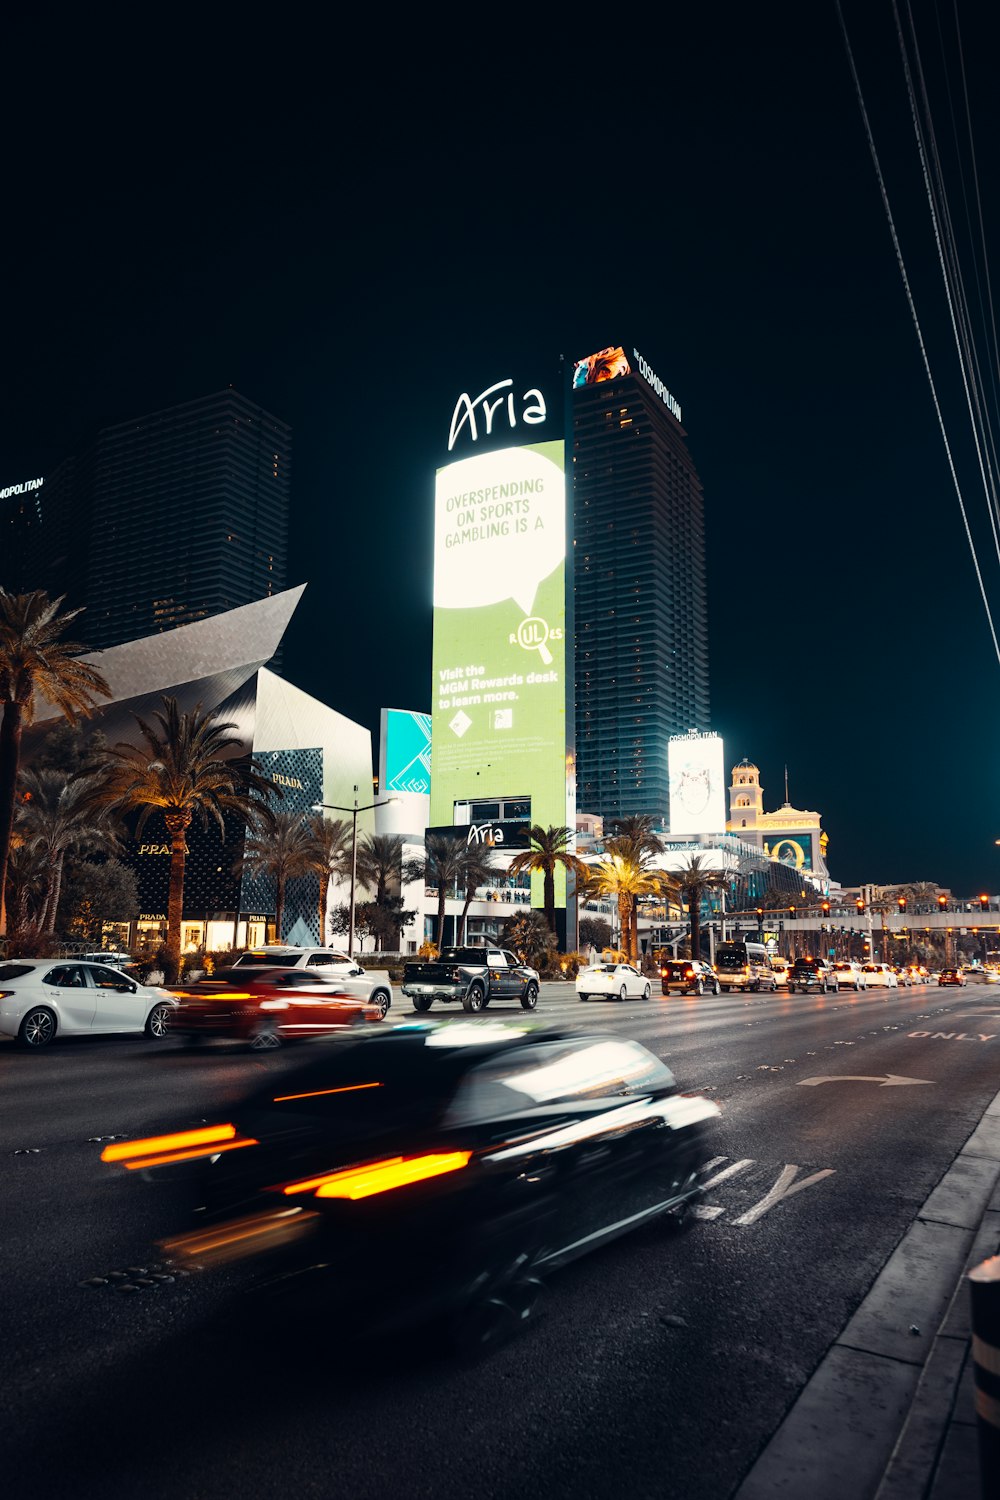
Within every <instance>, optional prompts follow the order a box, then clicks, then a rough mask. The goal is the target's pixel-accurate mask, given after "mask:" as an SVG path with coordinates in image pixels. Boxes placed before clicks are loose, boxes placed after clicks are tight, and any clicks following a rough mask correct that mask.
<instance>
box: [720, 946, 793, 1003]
mask: <svg viewBox="0 0 1000 1500" xmlns="http://www.w3.org/2000/svg"><path fill="white" fill-rule="evenodd" d="M715 972H716V973H717V974H718V976H719V983H720V984H721V985H722V988H723V989H724V990H753V991H754V992H756V991H758V990H776V989H777V988H778V984H777V976H776V974H775V972H774V970H773V969H772V968H771V960H770V958H769V956H768V952H767V949H766V948H765V947H764V944H763V943H720V944H719V946H718V948H716V950H715Z"/></svg>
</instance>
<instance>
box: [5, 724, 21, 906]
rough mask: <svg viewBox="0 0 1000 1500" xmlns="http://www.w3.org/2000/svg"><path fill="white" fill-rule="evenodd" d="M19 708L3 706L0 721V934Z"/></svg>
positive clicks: (18, 750) (18, 748)
mask: <svg viewBox="0 0 1000 1500" xmlns="http://www.w3.org/2000/svg"><path fill="white" fill-rule="evenodd" d="M21 726H22V708H21V705H20V703H17V702H9V703H5V704H4V710H3V719H2V720H0V932H6V930H7V924H6V921H5V916H4V892H5V890H6V888H7V857H8V855H9V853H10V836H11V833H12V831H13V828H14V796H15V793H16V790H17V767H18V762H19V761H20V759H21Z"/></svg>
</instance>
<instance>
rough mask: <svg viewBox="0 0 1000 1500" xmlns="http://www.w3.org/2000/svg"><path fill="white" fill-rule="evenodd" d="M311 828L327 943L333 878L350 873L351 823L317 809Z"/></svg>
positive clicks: (322, 937)
mask: <svg viewBox="0 0 1000 1500" xmlns="http://www.w3.org/2000/svg"><path fill="white" fill-rule="evenodd" d="M309 828H310V834H311V838H312V864H311V867H310V868H311V869H313V870H314V871H315V873H316V874H317V875H318V876H319V940H320V942H321V943H323V944H324V945H325V943H326V935H327V925H326V923H327V917H326V907H327V901H328V899H329V895H330V881H331V880H332V879H334V878H335V877H337V876H342V875H346V874H349V873H350V864H351V825H350V823H348V822H347V819H346V818H325V817H324V816H323V814H322V813H321V812H317V813H314V814H313V817H312V819H311V821H310V824H309Z"/></svg>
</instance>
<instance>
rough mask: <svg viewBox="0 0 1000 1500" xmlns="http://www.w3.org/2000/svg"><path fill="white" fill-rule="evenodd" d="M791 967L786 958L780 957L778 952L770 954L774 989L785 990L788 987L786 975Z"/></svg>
mask: <svg viewBox="0 0 1000 1500" xmlns="http://www.w3.org/2000/svg"><path fill="white" fill-rule="evenodd" d="M791 967H792V966H791V964H790V963H789V962H788V959H787V958H781V957H780V956H779V955H778V954H773V955H772V957H771V971H772V973H773V974H774V984H775V988H776V989H782V990H787V989H788V988H789V982H788V975H789V970H790V969H791Z"/></svg>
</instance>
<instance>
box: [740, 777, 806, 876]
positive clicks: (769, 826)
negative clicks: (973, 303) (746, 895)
mask: <svg viewBox="0 0 1000 1500" xmlns="http://www.w3.org/2000/svg"><path fill="white" fill-rule="evenodd" d="M726 830H727V832H728V833H733V834H735V835H736V836H737V838H740V839H742V840H743V842H744V843H747V844H753V845H755V846H756V848H758V849H759V850H760V851H761V853H762V854H765V855H766V856H767V857H768V858H770V859H774V860H778V861H779V862H780V863H781V864H785V865H789V866H790V867H791V868H792V869H793V870H797V871H798V872H799V873H800V874H801V875H802V876H810V877H811V878H812V879H813V880H814V881H821V882H826V881H828V880H829V878H830V875H829V871H828V869H827V866H826V850H827V844H828V842H829V840H828V837H827V835H826V834H825V833H824V831H823V828H822V826H821V819H820V815H819V813H818V812H807V811H805V810H804V809H803V808H799V807H793V806H792V805H791V803H790V802H789V800H788V782H787V777H786V781H785V801H784V804H783V806H781V807H779V808H778V810H777V811H776V812H770V813H767V812H765V811H764V791H763V788H762V787H761V784H760V770H759V768H758V767H757V766H755V765H754V763H753V761H750V760H746V759H744V760H741V761H740V763H739V765H736V766H734V767H733V772H732V782H731V784H730V787H729V822H728V823H727V824H726Z"/></svg>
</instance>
